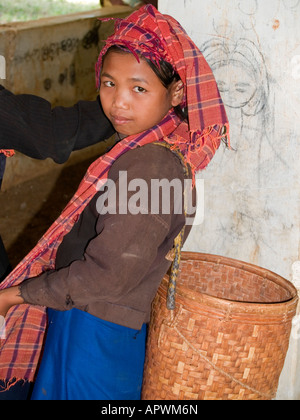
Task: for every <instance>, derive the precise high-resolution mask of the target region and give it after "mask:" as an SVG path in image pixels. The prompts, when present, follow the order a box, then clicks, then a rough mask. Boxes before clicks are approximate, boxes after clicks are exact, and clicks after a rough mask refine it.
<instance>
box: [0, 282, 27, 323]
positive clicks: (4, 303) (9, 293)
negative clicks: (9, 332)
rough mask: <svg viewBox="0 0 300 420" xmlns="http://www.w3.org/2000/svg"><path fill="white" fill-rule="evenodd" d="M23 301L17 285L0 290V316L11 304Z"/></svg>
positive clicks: (4, 313)
mask: <svg viewBox="0 0 300 420" xmlns="http://www.w3.org/2000/svg"><path fill="white" fill-rule="evenodd" d="M22 303H24V299H23V298H22V296H21V294H20V290H19V287H18V286H13V287H10V288H9V289H4V290H0V316H3V317H5V316H6V314H7V312H8V311H9V309H10V308H11V307H12V306H15V305H20V304H22Z"/></svg>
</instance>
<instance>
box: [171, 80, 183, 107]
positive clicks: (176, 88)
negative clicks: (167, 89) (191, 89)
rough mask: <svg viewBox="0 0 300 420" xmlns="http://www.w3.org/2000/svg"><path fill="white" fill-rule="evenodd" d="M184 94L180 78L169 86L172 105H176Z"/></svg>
mask: <svg viewBox="0 0 300 420" xmlns="http://www.w3.org/2000/svg"><path fill="white" fill-rule="evenodd" d="M183 95H184V84H183V82H182V81H181V80H178V82H175V83H174V84H173V86H172V88H171V103H172V106H173V107H175V106H178V105H180V104H181V102H182V99H183Z"/></svg>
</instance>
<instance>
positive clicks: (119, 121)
mask: <svg viewBox="0 0 300 420" xmlns="http://www.w3.org/2000/svg"><path fill="white" fill-rule="evenodd" d="M111 119H112V123H113V124H114V125H125V124H127V123H129V121H130V119H129V118H125V117H123V116H121V115H111Z"/></svg>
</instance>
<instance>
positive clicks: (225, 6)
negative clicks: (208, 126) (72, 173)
mask: <svg viewBox="0 0 300 420" xmlns="http://www.w3.org/2000/svg"><path fill="white" fill-rule="evenodd" d="M159 10H160V11H161V12H162V13H166V14H170V15H172V16H173V17H175V18H176V19H177V20H178V21H179V22H180V23H181V24H182V25H183V27H184V28H185V29H186V31H187V32H188V34H189V35H190V36H191V37H192V39H193V40H194V41H195V42H196V44H197V45H198V46H199V47H200V49H201V50H202V52H203V54H204V56H205V57H206V59H207V61H208V62H209V64H210V66H211V67H212V69H213V71H214V74H215V76H216V79H217V81H218V84H219V88H220V90H221V94H222V97H223V100H224V102H225V104H226V109H227V113H228V117H229V120H230V123H231V145H232V147H233V148H234V151H233V150H232V151H230V150H226V149H225V148H224V147H221V149H219V151H218V152H217V154H216V156H215V158H214V160H213V161H212V162H211V164H210V166H209V167H208V168H207V169H206V170H205V171H204V172H202V173H200V174H199V175H198V176H199V177H200V178H203V179H204V180H205V181H204V182H205V217H204V222H203V224H202V225H201V226H195V227H194V228H193V230H192V232H191V235H190V237H189V239H188V241H187V244H186V246H185V250H189V251H198V252H207V253H212V254H219V255H224V256H227V257H232V258H237V259H239V260H245V261H248V262H251V263H254V264H257V265H260V266H263V267H265V268H268V269H270V270H272V271H274V272H276V273H278V274H280V275H282V276H284V277H285V278H287V279H289V280H292V278H293V277H292V266H293V263H295V262H296V261H298V260H300V241H299V237H300V223H299V222H300V217H299V215H300V211H299V210H300V200H299V196H300V195H299V193H300V165H299V157H300V138H299V136H300V43H299V39H300V25H299V22H300V0H264V1H261V0H159ZM296 327H299V325H295V328H296ZM298 335H299V334H295V333H294V334H293V336H295V337H296V339H295V340H293V338H292V341H291V346H290V354H289V356H288V358H287V363H286V367H285V370H284V372H283V374H282V378H281V383H280V386H279V391H278V398H280V399H300V384H299V380H298V383H297V379H296V378H297V375H296V372H298V376H299V373H300V353H298V354H297V344H298V340H297V336H298Z"/></svg>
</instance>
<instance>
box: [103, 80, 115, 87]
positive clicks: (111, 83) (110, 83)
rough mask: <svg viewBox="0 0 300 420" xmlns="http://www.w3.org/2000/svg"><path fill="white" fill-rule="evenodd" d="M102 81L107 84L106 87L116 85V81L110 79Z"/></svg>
mask: <svg viewBox="0 0 300 420" xmlns="http://www.w3.org/2000/svg"><path fill="white" fill-rule="evenodd" d="M102 83H103V85H104V86H106V87H114V86H115V84H114V82H112V81H110V80H106V81H104V82H102Z"/></svg>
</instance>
